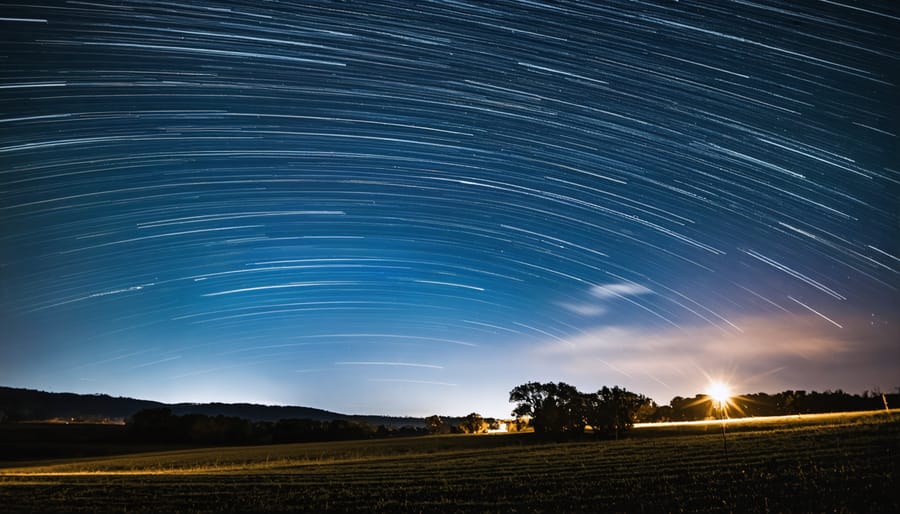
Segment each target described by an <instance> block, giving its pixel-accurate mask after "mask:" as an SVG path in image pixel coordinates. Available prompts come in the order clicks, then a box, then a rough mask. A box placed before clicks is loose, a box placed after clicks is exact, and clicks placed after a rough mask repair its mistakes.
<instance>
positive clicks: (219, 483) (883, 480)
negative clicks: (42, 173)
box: [0, 412, 900, 512]
mask: <svg viewBox="0 0 900 514" xmlns="http://www.w3.org/2000/svg"><path fill="white" fill-rule="evenodd" d="M727 430H728V434H727V438H728V439H727V455H726V454H725V452H724V451H723V444H722V443H723V442H722V434H721V425H719V424H718V423H712V424H673V425H653V426H642V427H638V428H636V429H634V430H633V432H632V433H631V434H630V437H628V438H627V439H622V440H618V441H615V440H605V441H579V442H566V443H557V442H552V441H540V440H538V439H536V438H535V437H534V436H533V434H510V435H488V436H465V435H453V436H429V437H416V438H398V439H384V440H369V441H351V442H334V443H307V444H293V445H269V446H250V447H225V448H212V449H188V450H177V451H167V452H154V453H144V454H133V455H125V456H117V457H102V458H92V459H79V460H58V461H38V462H31V463H16V464H13V465H10V467H5V468H0V505H2V506H3V510H4V511H5V512H33V511H125V510H127V511H209V510H217V511H260V510H263V511H281V510H293V511H311V512H319V511H324V510H334V511H360V512H362V511H412V512H417V511H426V512H434V511H439V512H458V511H471V512H482V511H483V512H559V511H570V512H571V511H629V512H665V511H670V512H707V511H720V512H728V511H742V512H770V511H771V512H809V511H834V512H866V511H869V512H898V511H900V500H898V497H897V495H896V494H895V489H896V484H897V483H898V477H900V475H898V467H900V466H898V462H900V413H897V412H893V413H884V412H882V413H854V414H842V415H825V416H803V417H802V418H799V417H793V418H775V419H771V420H757V421H750V422H744V421H733V422H730V423H729V424H728V427H727Z"/></svg>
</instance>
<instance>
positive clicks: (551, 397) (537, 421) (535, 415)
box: [509, 382, 585, 434]
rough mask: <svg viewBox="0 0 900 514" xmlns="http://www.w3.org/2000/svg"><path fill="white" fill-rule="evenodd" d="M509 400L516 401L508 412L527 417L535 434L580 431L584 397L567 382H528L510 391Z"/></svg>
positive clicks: (582, 427)
mask: <svg viewBox="0 0 900 514" xmlns="http://www.w3.org/2000/svg"><path fill="white" fill-rule="evenodd" d="M509 401H510V402H514V403H518V405H517V406H516V408H515V409H513V412H512V414H513V415H514V416H517V417H522V416H528V417H530V418H531V425H532V426H533V427H534V431H535V432H537V433H543V434H563V433H583V432H584V426H585V421H584V399H583V397H582V395H581V393H579V392H578V390H577V389H575V388H574V387H573V386H570V385H569V384H566V383H564V382H559V383H556V384H554V383H552V382H548V383H546V384H541V383H538V382H528V383H527V384H522V385H520V386H518V387H516V388H514V389H513V390H512V391H510V393H509Z"/></svg>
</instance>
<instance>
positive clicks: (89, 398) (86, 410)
mask: <svg viewBox="0 0 900 514" xmlns="http://www.w3.org/2000/svg"><path fill="white" fill-rule="evenodd" d="M156 408H168V409H170V410H171V411H172V413H173V414H178V415H186V414H203V415H206V416H210V417H216V416H227V417H236V418H243V419H249V420H253V421H271V422H275V421H278V420H280V419H313V420H318V421H331V420H334V419H349V420H353V421H360V422H365V423H368V424H372V425H376V426H377V425H385V426H387V427H401V426H406V425H409V426H419V427H424V426H425V421H424V420H423V419H422V418H406V417H393V416H364V415H346V414H340V413H337V412H331V411H327V410H322V409H315V408H312V407H296V406H288V405H257V404H250V403H176V404H166V403H161V402H154V401H149V400H136V399H134V398H114V397H112V396H109V395H105V394H75V393H50V392H45V391H36V390H32V389H19V388H13V387H2V386H0V422H3V421H11V422H15V421H40V420H50V419H58V420H72V421H84V422H102V421H109V420H112V421H123V420H125V419H126V418H128V417H130V416H132V415H134V414H135V413H137V412H139V411H142V410H146V409H156Z"/></svg>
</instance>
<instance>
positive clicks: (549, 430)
mask: <svg viewBox="0 0 900 514" xmlns="http://www.w3.org/2000/svg"><path fill="white" fill-rule="evenodd" d="M509 401H510V402H512V403H516V404H517V406H516V408H515V410H513V415H515V416H519V417H528V418H530V420H531V426H532V427H534V431H535V432H536V433H538V434H544V435H552V436H554V437H557V438H559V437H561V436H565V437H578V436H580V435H582V434H584V433H585V429H586V428H588V427H590V429H591V433H593V434H594V435H595V436H599V437H615V438H617V439H618V438H619V436H620V435H623V434H624V433H625V432H627V431H628V430H629V429H630V428H631V427H632V426H633V425H634V422H635V421H636V420H637V419H638V413H639V412H640V411H641V410H643V409H646V408H648V407H651V406H653V405H654V404H653V401H652V400H651V399H649V398H647V397H646V396H644V395H642V394H637V393H632V392H631V391H628V390H627V389H625V388H622V387H619V386H613V387H612V388H610V387H606V386H604V387H602V388H601V389H600V390H598V391H597V392H595V393H582V392H581V391H579V390H578V389H576V388H575V387H573V386H571V385H569V384H566V383H565V382H559V383H553V382H548V383H546V384H542V383H539V382H528V383H527V384H522V385H520V386H518V387H516V388H514V389H513V390H512V391H510V393H509Z"/></svg>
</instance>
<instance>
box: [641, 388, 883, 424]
mask: <svg viewBox="0 0 900 514" xmlns="http://www.w3.org/2000/svg"><path fill="white" fill-rule="evenodd" d="M889 405H890V406H897V405H900V393H892V394H884V395H882V394H881V393H880V392H870V391H866V392H864V393H863V394H862V395H857V394H850V393H845V392H844V391H841V390H840V389H838V390H836V391H825V392H821V393H820V392H816V391H812V392H809V393H808V392H806V391H791V390H788V391H782V392H780V393H776V394H766V393H755V394H745V395H741V396H735V397H734V398H732V400H731V402H730V405H729V406H728V407H727V411H728V413H729V414H730V415H732V416H786V415H791V414H816V413H824V412H847V411H862V410H878V409H884V408H885V407H887V406H889ZM712 408H713V407H712V402H710V400H709V397H708V396H706V395H703V394H698V395H696V396H694V397H693V398H682V397H680V396H676V397H675V398H673V399H672V401H671V402H669V405H663V406H659V407H656V408H655V409H654V410H653V411H652V412H649V413H648V415H647V416H646V417H645V418H644V419H642V421H696V420H702V419H708V418H710V417H715V416H716V413H714V412H713V410H712Z"/></svg>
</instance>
